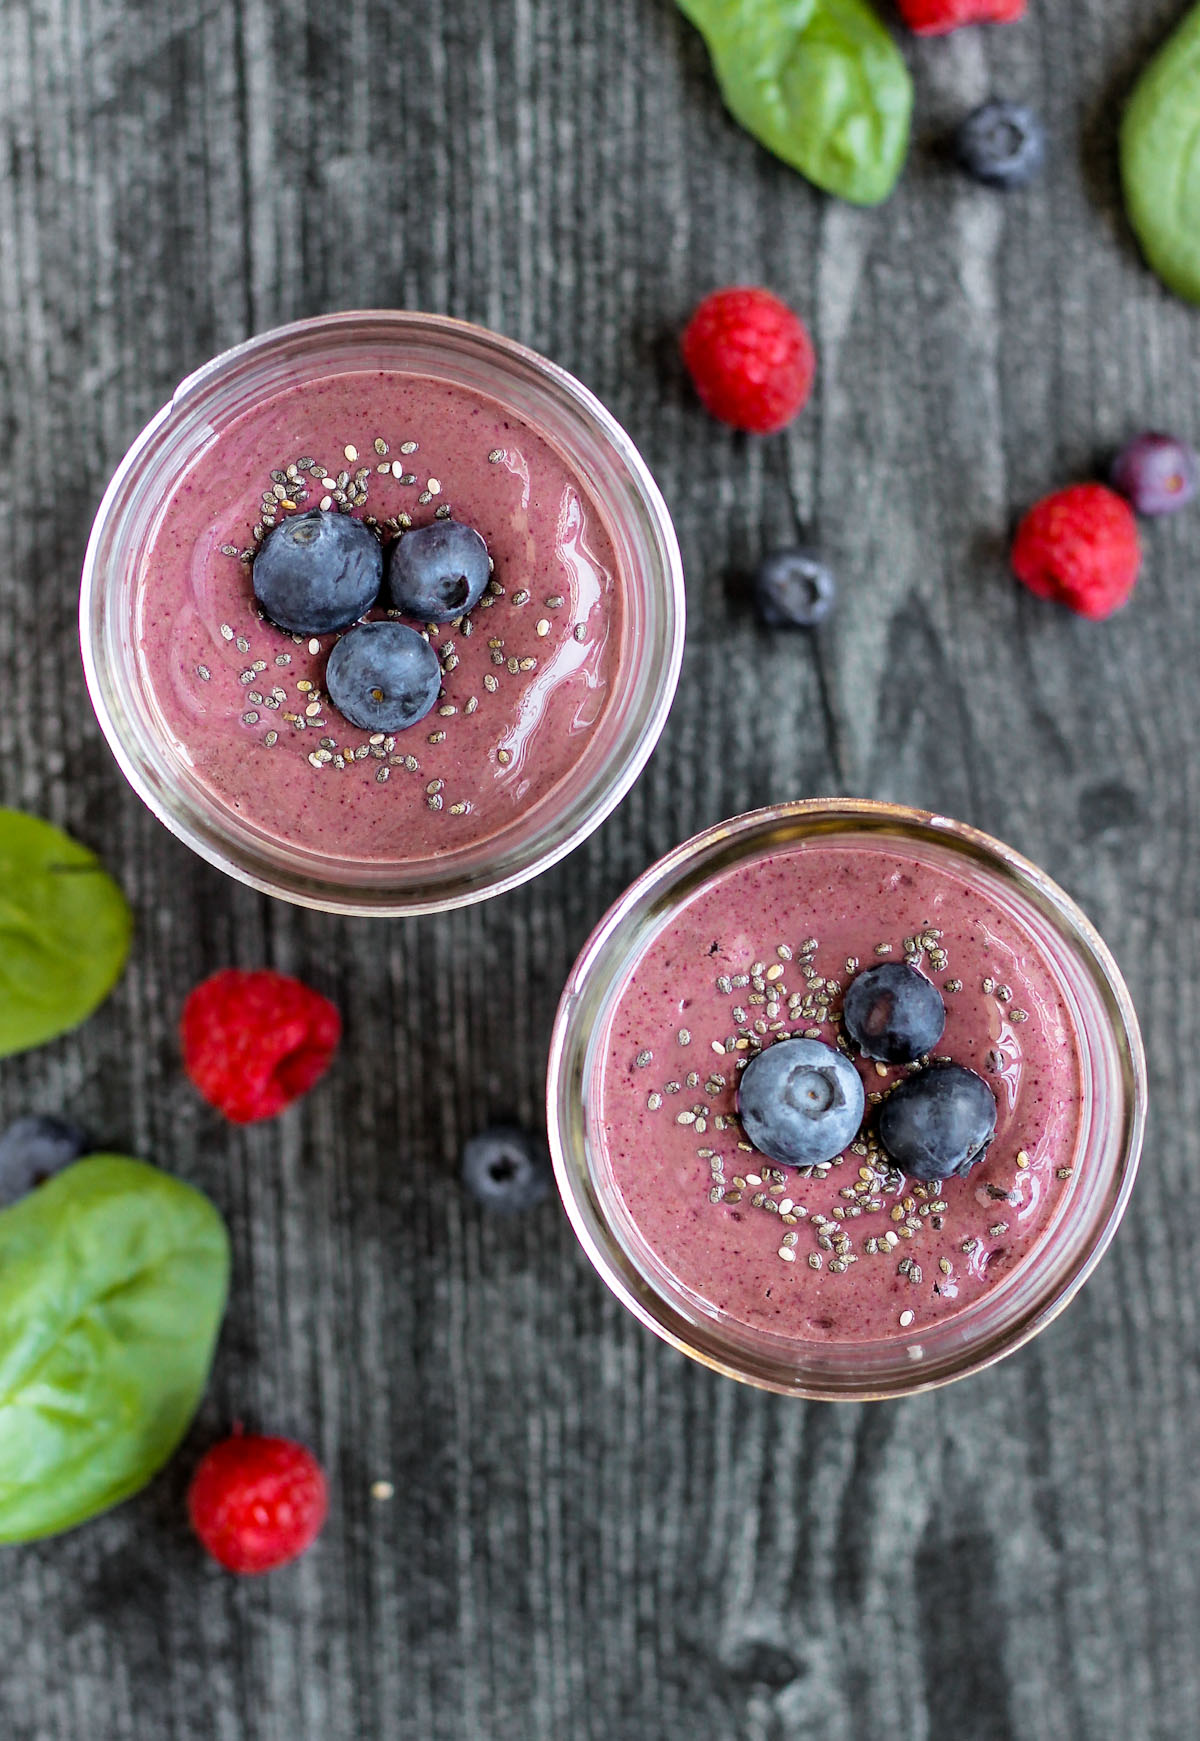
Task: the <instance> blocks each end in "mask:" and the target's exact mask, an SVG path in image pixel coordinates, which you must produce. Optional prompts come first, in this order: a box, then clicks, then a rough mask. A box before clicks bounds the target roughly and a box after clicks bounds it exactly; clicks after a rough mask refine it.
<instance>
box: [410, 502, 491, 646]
mask: <svg viewBox="0 0 1200 1741" xmlns="http://www.w3.org/2000/svg"><path fill="white" fill-rule="evenodd" d="M491 573H492V570H491V565H490V563H489V562H488V548H487V545H486V544H485V543H484V541H483V539H482V538H481V537H480V536H479V533H478V532H477V531H476V530H475V528H474V526H464V525H463V523H462V521H461V520H433V521H431V522H430V524H429V525H428V526H418V527H417V528H416V530H415V531H413V532H405V533H404V535H403V536H402V537H400V538H398V539H397V540H396V542H395V543H394V544H393V545H392V553H391V556H390V557H389V558H388V586H389V587H390V589H391V594H392V603H393V604H394V605H395V607H396V609H397V610H398V611H403V612H404V613H405V615H406V616H410V617H418V618H419V619H420V620H421V622H423V623H449V622H453V620H454V618H455V617H461V616H462V614H463V612H464V611H469V610H471V609H472V608H473V607H474V606H475V605H477V604H478V603H479V601H480V599H481V598H482V597H483V593H484V588H485V587H486V586H487V583H488V581H489V580H490V579H491Z"/></svg>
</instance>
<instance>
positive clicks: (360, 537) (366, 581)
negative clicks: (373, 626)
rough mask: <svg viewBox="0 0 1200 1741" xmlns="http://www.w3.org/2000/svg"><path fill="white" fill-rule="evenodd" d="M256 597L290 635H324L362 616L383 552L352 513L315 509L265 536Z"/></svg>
mask: <svg viewBox="0 0 1200 1741" xmlns="http://www.w3.org/2000/svg"><path fill="white" fill-rule="evenodd" d="M251 582H252V584H253V587H254V596H255V598H256V599H257V600H258V602H259V604H260V605H261V606H262V608H263V610H264V611H265V612H266V614H267V616H268V617H270V619H271V621H272V622H273V623H277V624H278V625H279V627H280V628H281V629H286V630H287V631H288V633H289V634H292V635H328V634H332V632H333V631H334V630H335V629H344V628H346V627H348V626H349V624H350V623H356V622H357V621H358V619H359V618H360V617H362V616H365V615H366V613H367V612H368V611H369V610H370V608H371V606H372V605H373V604H374V603H375V600H376V599H377V598H378V597H379V588H380V586H381V585H382V584H383V549H382V547H381V545H380V543H379V540H378V538H376V536H375V534H374V533H373V532H372V531H371V529H370V527H369V526H364V525H363V523H362V521H361V520H356V519H354V518H353V516H352V515H350V514H336V513H332V512H325V511H324V510H322V509H320V508H313V509H312V510H311V511H310V512H309V513H307V514H293V515H291V516H290V517H289V518H288V519H286V520H284V521H282V523H281V524H280V525H278V526H275V527H273V528H272V529H271V531H270V532H268V533H267V536H266V537H265V538H264V540H263V543H262V548H261V549H260V550H259V552H258V555H257V556H256V557H255V558H254V566H253V568H252V570H251Z"/></svg>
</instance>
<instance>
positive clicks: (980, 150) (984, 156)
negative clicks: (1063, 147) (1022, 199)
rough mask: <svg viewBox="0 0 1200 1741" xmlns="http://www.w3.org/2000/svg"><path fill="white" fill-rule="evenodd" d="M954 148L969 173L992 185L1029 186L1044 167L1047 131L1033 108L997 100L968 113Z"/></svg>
mask: <svg viewBox="0 0 1200 1741" xmlns="http://www.w3.org/2000/svg"><path fill="white" fill-rule="evenodd" d="M954 152H955V156H956V157H957V158H958V161H959V164H960V165H961V166H962V168H963V169H965V170H966V172H967V174H968V175H973V176H974V177H975V180H976V181H982V182H986V183H987V185H988V187H1000V188H1010V187H1025V186H1027V185H1028V184H1029V182H1031V181H1032V180H1033V178H1034V176H1035V175H1036V174H1037V172H1038V170H1039V169H1040V168H1041V167H1042V160H1043V159H1044V157H1045V155H1046V135H1045V132H1044V131H1043V128H1042V123H1041V122H1040V121H1039V120H1038V118H1037V116H1036V115H1035V114H1034V112H1033V110H1032V109H1027V108H1026V107H1025V105H1024V104H1023V103H1005V102H1001V101H999V100H994V101H992V102H990V103H984V104H983V106H982V108H979V109H976V110H974V111H973V113H971V114H970V115H968V116H967V118H966V120H965V121H964V122H963V123H962V125H961V126H960V127H959V129H958V132H957V133H956V134H955V135H954Z"/></svg>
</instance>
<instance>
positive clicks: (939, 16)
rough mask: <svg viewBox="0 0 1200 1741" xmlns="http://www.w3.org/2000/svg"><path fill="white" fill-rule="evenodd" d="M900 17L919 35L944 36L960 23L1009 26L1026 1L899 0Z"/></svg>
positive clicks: (1020, 13)
mask: <svg viewBox="0 0 1200 1741" xmlns="http://www.w3.org/2000/svg"><path fill="white" fill-rule="evenodd" d="M899 4H900V15H901V17H902V18H903V19H904V22H905V23H906V24H907V25H908V27H909V29H910V30H915V31H916V33H917V35H918V36H945V35H946V33H947V32H948V31H951V30H957V29H958V28H959V26H960V25H963V24H1012V23H1014V22H1015V20H1016V19H1018V18H1023V17H1024V16H1025V0H899Z"/></svg>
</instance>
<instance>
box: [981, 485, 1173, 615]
mask: <svg viewBox="0 0 1200 1741" xmlns="http://www.w3.org/2000/svg"><path fill="white" fill-rule="evenodd" d="M1141 562H1142V552H1141V546H1140V544H1139V541H1138V529H1137V521H1136V520H1135V519H1134V516H1133V509H1132V508H1131V507H1130V506H1129V503H1128V502H1126V501H1125V500H1124V499H1123V498H1122V497H1121V496H1118V495H1117V493H1116V492H1115V490H1110V489H1109V488H1108V487H1107V485H1105V484H1073V485H1072V486H1071V488H1070V489H1067V490H1057V491H1056V492H1055V493H1054V495H1052V496H1046V497H1044V498H1043V499H1042V500H1041V501H1040V502H1037V503H1035V504H1034V506H1033V507H1032V508H1030V510H1029V512H1028V513H1027V514H1026V516H1025V518H1024V519H1023V520H1022V521H1021V524H1020V525H1019V526H1018V527H1017V535H1016V537H1015V539H1014V540H1013V547H1012V565H1013V572H1014V573H1015V574H1016V576H1017V579H1018V580H1023V581H1024V582H1025V585H1026V586H1027V587H1028V588H1029V590H1030V592H1035V593H1036V594H1037V595H1038V597H1039V598H1052V599H1057V600H1058V602H1059V603H1060V604H1064V605H1069V606H1070V608H1071V609H1072V610H1073V611H1078V612H1079V615H1080V616H1081V617H1091V618H1092V620H1093V621H1094V622H1099V621H1100V620H1101V619H1102V618H1104V617H1109V616H1111V615H1112V613H1113V612H1114V611H1116V610H1120V608H1121V606H1122V605H1123V604H1125V603H1126V602H1127V601H1128V598H1129V595H1130V593H1131V592H1132V591H1133V587H1134V582H1135V581H1136V580H1137V577H1138V569H1139V568H1140V567H1141Z"/></svg>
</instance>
